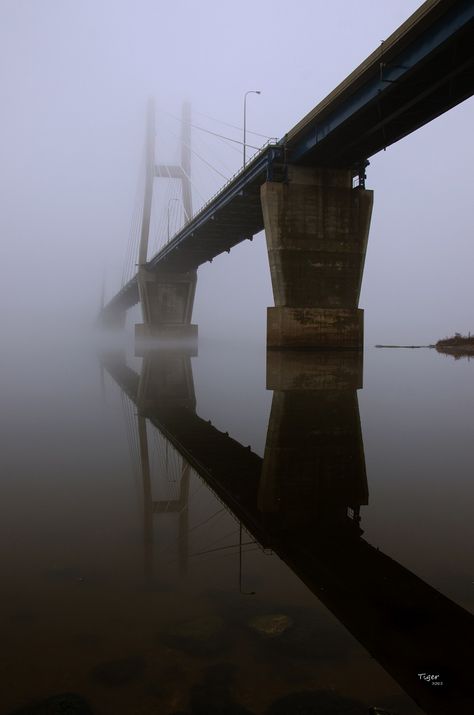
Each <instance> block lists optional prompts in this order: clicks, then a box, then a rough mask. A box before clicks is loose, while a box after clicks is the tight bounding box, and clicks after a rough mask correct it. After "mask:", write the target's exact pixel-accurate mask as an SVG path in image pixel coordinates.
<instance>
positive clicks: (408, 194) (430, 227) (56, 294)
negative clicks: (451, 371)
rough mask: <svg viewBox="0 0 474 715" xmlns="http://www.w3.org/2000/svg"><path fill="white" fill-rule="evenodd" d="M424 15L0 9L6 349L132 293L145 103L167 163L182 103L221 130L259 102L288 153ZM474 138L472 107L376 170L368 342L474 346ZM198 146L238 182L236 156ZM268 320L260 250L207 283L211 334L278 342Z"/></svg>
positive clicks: (201, 176)
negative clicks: (312, 113)
mask: <svg viewBox="0 0 474 715" xmlns="http://www.w3.org/2000/svg"><path fill="white" fill-rule="evenodd" d="M419 4H420V3H419V2H418V1H417V0H386V1H384V2H380V1H379V0H359V2H357V3H352V2H349V1H348V0H332V2H330V3H329V2H327V0H295V1H294V2H292V3H287V2H283V1H282V0H271V2H270V0H258V1H257V2H255V1H253V2H249V0H242V1H241V2H240V3H238V4H234V3H230V2H226V1H225V0H224V1H221V2H217V1H215V2H214V1H211V0H201V1H199V2H191V0H187V1H186V0H174V2H172V3H171V2H170V3H168V2H161V1H158V0H133V1H132V0H81V2H78V1H77V0H2V2H1V4H0V55H1V57H0V87H1V91H2V124H1V126H2V129H1V132H0V159H1V161H0V196H1V198H2V211H1V212H0V230H1V244H0V245H1V254H0V259H1V260H0V297H1V299H2V313H1V314H2V320H1V328H2V333H3V334H5V333H9V332H10V331H17V330H18V329H19V326H20V329H23V330H26V331H30V330H31V331H33V333H34V331H35V330H36V331H38V330H39V327H38V326H40V325H43V324H52V325H61V324H64V325H66V324H67V325H68V326H69V327H71V326H74V325H77V326H82V324H85V323H87V322H88V321H90V320H92V319H93V317H94V315H95V313H96V312H97V310H98V307H99V296H100V289H101V281H102V274H103V271H104V267H105V271H106V277H107V294H108V297H111V295H112V294H113V293H114V292H115V291H116V290H117V289H118V288H119V286H120V275H121V272H122V264H123V259H124V253H125V249H126V244H127V239H128V235H129V229H130V220H131V215H132V212H133V208H134V202H135V192H136V185H137V175H138V172H139V165H140V153H141V149H142V144H143V135H144V123H145V107H146V102H147V99H148V97H150V96H153V97H154V98H155V100H156V104H157V111H158V136H157V142H158V152H159V156H160V157H161V156H163V157H164V158H165V160H166V161H168V160H169V159H168V156H169V157H172V156H174V153H175V152H176V149H177V140H176V138H175V137H173V136H172V135H170V134H169V133H168V134H167V132H166V126H167V122H168V124H169V122H170V121H171V120H170V119H169V117H168V119H166V120H165V116H164V115H163V116H162V117H161V118H160V112H165V111H168V112H171V113H172V114H179V112H180V107H181V102H182V100H183V99H189V100H190V101H191V102H192V107H193V118H194V121H195V122H196V123H197V118H198V116H200V120H199V123H200V124H202V125H205V126H208V127H209V128H211V129H214V130H216V129H217V130H218V131H222V130H223V127H221V128H220V129H219V128H217V127H218V125H213V126H211V124H210V122H207V123H206V120H205V118H203V117H202V115H210V116H212V117H216V118H219V119H222V120H224V121H226V122H228V123H231V124H235V125H238V126H240V125H241V124H242V99H243V94H244V92H245V91H246V90H248V89H259V90H261V92H262V94H261V95H260V96H259V97H257V96H256V95H253V96H250V97H249V100H248V114H247V117H248V125H249V127H250V128H252V129H255V131H258V132H261V133H262V134H265V135H268V136H275V137H280V136H282V135H283V134H284V133H285V132H286V131H287V130H288V129H290V128H291V127H292V126H293V125H294V124H295V122H297V121H298V120H299V119H301V117H302V116H304V114H306V113H307V112H308V111H309V110H310V109H311V108H312V107H313V106H314V105H315V104H316V103H318V102H319V101H320V100H321V99H322V98H323V97H324V96H325V95H326V94H328V93H329V92H330V91H331V90H332V89H333V88H334V87H335V86H336V85H337V84H338V83H339V82H340V81H342V80H343V79H344V78H345V76H346V75H347V74H348V73H349V72H350V71H352V70H353V69H354V67H355V66H357V65H358V64H359V63H360V62H361V61H362V60H363V59H364V58H365V57H366V56H367V55H368V54H369V53H370V52H371V51H373V50H374V49H375V48H376V47H378V46H379V44H380V41H381V40H383V39H385V38H386V37H387V36H388V35H389V34H390V33H391V32H392V31H393V30H394V29H395V28H396V27H397V26H398V25H399V24H400V23H401V22H403V21H404V20H405V19H406V18H407V17H408V16H409V15H410V14H411V13H412V12H413V11H414V10H415V9H416V8H417V7H418V6H419ZM198 112H200V113H202V114H201V115H198V114H197V113H198ZM472 126H474V103H473V101H472V99H471V100H469V101H467V102H465V103H464V104H461V105H459V106H458V107H456V108H455V109H454V110H451V112H449V113H447V114H445V115H443V116H442V117H440V118H438V119H437V120H435V121H434V122H432V123H431V124H429V125H428V126H426V127H424V128H422V129H421V130H419V131H418V132H416V133H415V134H413V135H411V136H410V137H407V138H406V139H404V140H402V141H401V142H399V143H397V144H395V145H394V146H392V147H390V148H389V149H387V151H385V152H381V153H379V154H378V155H377V156H375V157H373V158H372V159H371V165H370V167H369V169H368V181H367V187H368V188H371V189H374V191H375V203H374V215H373V219H372V226H371V231H370V236H369V247H368V253H367V259H366V267H365V273H364V281H363V289H362V297H361V307H363V308H364V309H365V322H366V341H367V342H368V343H374V342H388V341H390V342H405V341H407V342H426V341H434V340H436V339H437V338H439V337H442V336H444V335H446V334H451V333H452V332H453V331H455V330H456V331H461V332H467V331H468V330H471V331H472V332H474V315H473V309H472V302H473V301H472V298H473V292H474V288H473V281H472V278H471V274H472V264H473V252H474V251H473V245H472V209H471V202H472V178H471V173H472V170H471V166H472V164H473V159H474V156H473V154H474V151H473V142H472ZM230 131H231V130H229V132H230ZM237 135H238V133H237ZM232 136H236V134H235V132H234V134H233V135H232ZM194 142H195V146H199V149H200V151H201V152H203V151H206V150H207V149H209V152H210V156H211V155H212V161H222V162H223V163H224V162H225V163H226V164H227V166H228V168H229V169H230V170H233V171H235V170H236V169H237V168H238V166H239V163H240V162H241V157H240V156H239V152H238V151H237V152H236V151H235V150H234V152H233V153H231V152H230V151H229V150H227V149H226V148H225V146H223V145H222V143H219V142H217V143H216V142H214V143H213V142H212V140H210V139H209V138H207V139H205V137H202V136H201V137H198V135H197V133H196V132H194V133H193V143H194ZM219 152H221V153H220V154H219ZM232 162H234V163H233V164H232ZM229 164H231V165H230V166H229ZM195 169H196V170H195ZM224 173H225V172H224ZM193 175H194V176H195V177H196V182H197V183H199V182H200V186H201V189H200V190H201V193H204V194H205V195H207V194H208V193H209V191H211V190H214V191H215V190H217V189H218V188H219V184H220V183H223V179H221V178H219V177H218V176H217V178H216V175H214V177H213V178H210V177H208V178H206V175H205V171H204V169H203V167H202V166H201V167H198V162H197V161H195V160H194V159H193ZM226 175H227V174H226ZM272 304H273V301H272V295H271V286H270V276H269V271H268V265H267V258H266V248H265V240H264V236H263V234H260V235H259V236H258V237H256V238H255V239H254V241H253V242H251V243H250V242H246V243H245V244H241V245H240V246H238V247H236V248H235V249H233V250H232V251H231V253H230V255H228V254H224V255H223V256H221V257H219V258H218V259H215V260H214V261H213V263H212V265H209V264H206V266H204V267H202V268H201V269H200V270H199V273H198V288H197V295H196V303H195V313H194V321H195V322H197V323H199V328H200V334H201V335H216V334H218V333H219V334H224V335H230V334H233V335H235V334H236V333H238V334H241V335H242V336H253V337H256V336H259V338H261V339H264V335H265V320H266V317H265V308H266V306H267V305H272Z"/></svg>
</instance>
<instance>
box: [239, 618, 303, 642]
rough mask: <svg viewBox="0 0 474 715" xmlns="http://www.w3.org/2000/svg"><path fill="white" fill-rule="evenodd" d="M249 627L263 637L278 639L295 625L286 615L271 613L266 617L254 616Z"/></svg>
mask: <svg viewBox="0 0 474 715" xmlns="http://www.w3.org/2000/svg"><path fill="white" fill-rule="evenodd" d="M248 625H249V627H250V628H251V629H252V630H254V631H256V632H257V633H258V634H259V635H261V636H264V637H266V638H277V637H278V636H281V635H282V634H283V633H284V632H285V631H286V630H288V628H290V627H291V626H292V625H293V620H292V619H291V618H290V617H289V616H286V615H285V614H284V613H269V614H267V615H264V616H254V618H251V619H250V621H249V622H248Z"/></svg>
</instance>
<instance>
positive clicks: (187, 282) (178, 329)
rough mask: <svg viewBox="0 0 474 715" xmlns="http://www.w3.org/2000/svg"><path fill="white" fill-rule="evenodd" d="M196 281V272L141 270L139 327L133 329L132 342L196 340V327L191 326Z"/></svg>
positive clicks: (139, 278)
mask: <svg viewBox="0 0 474 715" xmlns="http://www.w3.org/2000/svg"><path fill="white" fill-rule="evenodd" d="M196 281H197V274H196V271H190V272H189V273H151V272H150V271H147V270H145V269H144V268H141V269H140V271H139V274H138V290H139V293H140V302H141V306H142V314H143V324H142V325H136V326H135V336H136V338H137V339H141V338H150V337H164V338H168V339H174V338H182V337H189V338H197V330H198V328H197V325H192V324H191V318H192V313H193V305H194V294H195V292H196Z"/></svg>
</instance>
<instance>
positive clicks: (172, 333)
mask: <svg viewBox="0 0 474 715" xmlns="http://www.w3.org/2000/svg"><path fill="white" fill-rule="evenodd" d="M155 135H156V132H155V109H154V104H153V102H152V101H150V102H149V105H148V112H147V130H146V165H145V191H144V197H143V219H142V225H141V235H140V245H139V251H138V292H139V296H140V304H141V309H142V316H143V323H142V324H139V325H136V326H135V336H136V337H137V338H139V339H140V338H182V337H189V338H196V337H197V325H192V324H191V318H192V312H193V305H194V295H195V292H196V281H197V272H196V271H195V270H194V271H185V272H180V271H179V267H178V270H173V271H169V270H167V269H166V268H165V269H162V270H161V271H159V272H156V271H154V272H153V273H152V272H151V271H149V270H147V255H148V243H149V237H150V224H151V208H152V201H153V189H154V183H155V178H157V177H160V178H166V179H168V180H170V181H172V180H178V181H180V182H181V198H182V204H183V210H184V215H185V219H186V220H189V219H190V218H191V216H192V192H191V181H190V176H191V106H190V104H189V103H188V102H185V103H184V104H183V108H182V129H181V164H180V165H178V166H176V165H166V164H157V163H156V159H155Z"/></svg>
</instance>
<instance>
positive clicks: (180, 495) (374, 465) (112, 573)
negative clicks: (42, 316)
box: [0, 338, 474, 715]
mask: <svg viewBox="0 0 474 715" xmlns="http://www.w3.org/2000/svg"><path fill="white" fill-rule="evenodd" d="M98 352H99V355H98ZM98 352H97V350H96V349H95V348H93V347H90V346H89V344H88V343H87V341H85V340H83V339H82V338H81V339H79V338H77V339H76V340H72V341H71V342H70V344H69V345H64V344H61V345H56V344H52V343H48V341H46V340H45V341H43V342H42V343H41V345H39V346H38V347H37V349H36V350H35V351H34V352H32V351H31V349H26V348H25V347H22V346H21V345H9V346H7V347H6V348H5V349H4V351H3V362H2V366H1V375H0V384H1V393H2V403H1V415H0V420H1V434H2V453H1V467H2V469H1V473H2V479H1V482H0V498H1V500H0V503H1V505H2V518H1V520H0V530H1V538H0V565H1V575H2V578H1V591H2V599H1V603H2V607H1V611H0V619H1V649H2V655H1V659H0V678H1V687H0V712H1V713H13V712H16V710H17V709H21V708H25V707H27V706H28V707H27V709H26V710H20V712H22V713H23V712H24V713H47V712H48V713H49V712H53V710H51V709H50V710H47V709H38V707H36V706H34V705H31V703H35V702H40V701H42V700H46V699H48V698H50V697H52V696H54V695H58V694H61V693H75V694H77V695H78V696H81V697H82V698H83V699H84V701H87V703H89V707H90V710H87V709H83V710H81V709H80V708H79V705H78V706H77V708H76V709H69V710H63V711H61V710H54V712H55V713H56V712H67V713H69V712H70V713H73V712H74V713H76V715H77V713H79V712H84V713H85V712H93V713H95V714H96V715H121V714H122V713H123V714H131V713H134V714H142V713H143V714H144V715H145V714H150V715H152V714H155V713H156V714H157V715H158V714H162V713H163V714H164V715H172V714H175V713H176V714H178V713H180V714H181V715H184V714H187V715H191V714H192V715H196V714H198V715H231V714H232V713H235V714H240V715H252V714H253V715H292V714H293V713H296V714H298V713H300V715H303V714H304V715H313V714H314V715H316V713H318V714H324V713H332V714H334V715H335V714H336V713H345V714H346V715H349V714H350V715H358V714H359V713H360V714H367V713H368V712H369V708H370V707H379V708H383V709H385V710H387V711H389V712H392V713H399V714H400V715H416V714H420V713H436V714H437V713H451V712H452V713H468V712H471V711H472V710H471V706H472V703H471V705H469V695H468V684H469V680H470V678H471V676H470V673H469V662H468V660H469V653H470V648H471V647H472V617H471V616H470V615H469V614H470V613H472V609H473V605H474V569H473V564H472V543H473V539H472V536H473V533H472V532H473V530H474V520H473V519H472V495H473V481H472V465H473V463H474V432H473V427H472V414H473V409H474V361H470V362H469V361H467V360H454V359H452V358H450V357H445V356H442V355H439V354H437V353H436V352H435V351H430V350H406V351H402V350H396V351H395V350H392V351H389V350H376V349H373V348H370V349H367V351H366V354H365V357H364V364H363V369H362V364H361V362H360V361H358V360H357V359H356V358H354V357H351V356H348V355H345V356H342V357H341V356H334V355H331V354H322V355H319V356H318V355H316V356H315V355H310V354H307V355H304V356H292V355H291V354H285V355H282V354H278V353H273V354H269V355H267V353H266V351H265V349H264V348H263V347H262V346H258V345H255V346H254V345H251V344H237V343H236V344H234V345H230V344H220V343H218V342H215V343H211V342H205V341H202V342H201V344H200V345H199V354H198V355H192V354H191V353H190V351H176V350H175V351H173V352H163V351H159V352H156V351H155V352H154V353H146V354H145V355H144V356H141V357H136V356H135V355H134V350H133V346H132V347H131V346H128V345H125V346H123V349H122V348H120V349H114V350H112V349H111V347H110V346H108V347H107V346H106V347H104V346H102V348H101V349H100V350H99V351H98ZM191 352H192V351H191ZM362 384H363V387H362ZM419 673H425V674H427V675H432V676H436V677H434V678H433V680H434V681H438V682H439V684H434V682H433V681H426V680H424V679H423V678H420V675H419ZM79 702H80V701H79V700H77V703H79ZM35 707H36V709H35ZM51 707H52V706H51ZM81 707H82V706H81ZM71 708H72V706H71ZM84 708H85V706H84Z"/></svg>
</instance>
